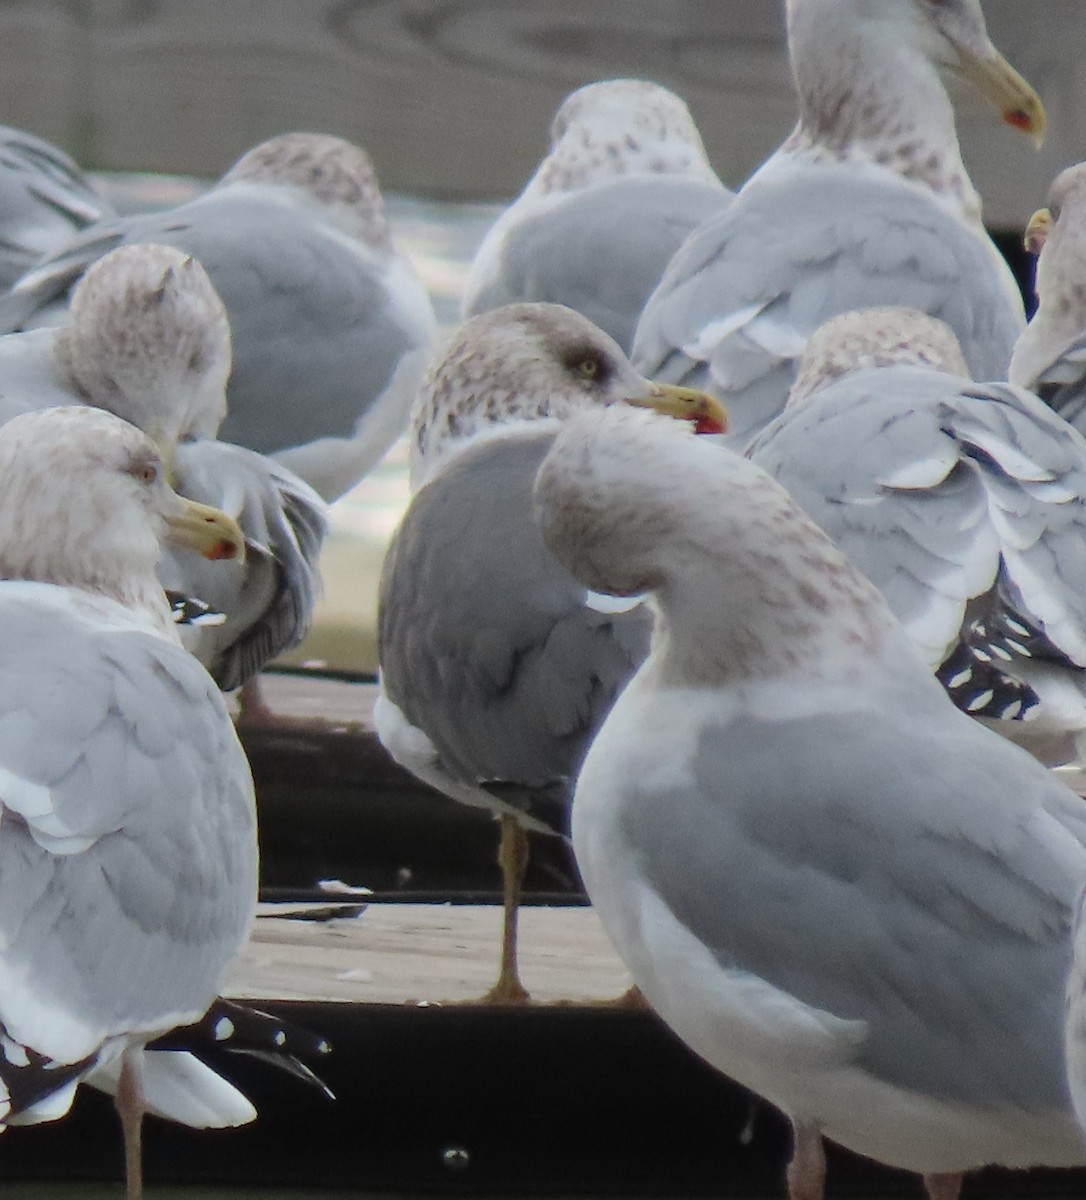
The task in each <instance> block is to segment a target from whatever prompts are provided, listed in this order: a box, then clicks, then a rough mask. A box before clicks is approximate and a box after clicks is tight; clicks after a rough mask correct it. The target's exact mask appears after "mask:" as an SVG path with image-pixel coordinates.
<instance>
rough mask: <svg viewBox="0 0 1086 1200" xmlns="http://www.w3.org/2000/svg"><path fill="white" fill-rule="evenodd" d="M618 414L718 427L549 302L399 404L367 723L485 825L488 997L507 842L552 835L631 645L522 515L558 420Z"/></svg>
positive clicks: (498, 995)
mask: <svg viewBox="0 0 1086 1200" xmlns="http://www.w3.org/2000/svg"><path fill="white" fill-rule="evenodd" d="M623 402H625V403H626V404H642V405H650V406H653V407H655V408H658V409H660V410H661V411H667V412H670V413H672V414H673V415H676V416H682V417H686V418H689V419H690V420H692V421H693V422H694V423H695V424H696V425H698V426H699V427H701V428H703V429H706V430H711V431H714V432H719V431H720V430H721V428H722V410H721V409H720V406H719V405H718V404H717V403H716V402H715V401H713V400H712V399H711V398H710V397H708V396H704V395H702V394H700V393H695V392H690V391H686V390H681V389H674V388H668V387H663V386H658V385H655V384H653V383H651V382H650V381H649V380H647V379H645V378H644V377H643V376H641V375H638V374H637V372H636V371H634V370H633V369H632V368H631V366H630V365H629V362H628V360H627V359H626V356H625V355H624V354H623V353H622V351H621V350H620V349H619V347H618V345H617V344H616V343H615V342H614V341H613V340H612V339H611V338H609V337H608V336H607V335H606V334H605V333H603V332H602V331H601V330H599V329H597V328H596V327H595V326H594V325H592V323H591V322H590V321H588V319H587V318H585V317H583V316H581V315H580V314H578V313H575V312H573V311H572V310H570V309H568V308H562V307H559V306H556V305H549V304H516V305H510V306H508V307H506V308H502V309H496V310H494V311H493V312H490V313H485V314H483V315H482V316H479V317H475V318H473V319H472V320H470V321H468V322H466V323H465V324H464V325H463V326H461V327H460V329H459V330H458V331H457V332H456V333H455V334H454V335H453V336H452V338H451V339H450V341H449V344H448V346H447V347H446V349H445V351H444V353H443V354H442V355H441V356H440V357H439V358H438V360H437V361H436V362H435V364H434V366H433V367H432V369H431V370H430V372H429V374H428V376H427V379H426V382H425V384H424V386H423V389H422V391H421V393H420V395H419V399H418V402H417V404H416V407H415V413H414V418H413V424H412V445H411V448H412V451H413V455H414V459H415V462H414V469H415V470H414V474H415V479H416V490H415V492H414V495H413V497H412V500H411V504H410V506H409V508H408V510H407V512H406V514H405V516H404V518H403V521H402V523H401V524H400V527H399V529H398V531H397V533H396V534H395V536H394V538H393V541H392V544H391V545H390V547H389V551H388V555H387V557H386V559H385V563H384V568H383V571H382V575H381V585H380V594H379V609H378V659H379V662H380V667H381V692H380V696H379V698H378V700H377V704H376V707H375V711H374V716H375V723H376V727H377V733H378V736H379V737H380V739H381V741H382V742H383V744H384V745H385V747H386V748H387V749H388V751H389V753H390V754H391V755H392V757H393V758H394V759H396V761H397V762H399V763H400V764H401V765H403V766H404V767H406V768H407V769H408V770H409V771H411V772H412V773H413V774H415V775H416V776H418V777H419V778H420V779H422V780H424V781H425V782H426V783H429V784H431V785H432V786H433V787H436V788H437V789H438V790H439V791H442V792H444V793H445V794H446V795H448V796H450V797H452V798H453V799H455V800H459V801H461V802H463V803H466V804H470V805H473V806H477V807H482V808H485V809H488V810H489V811H491V812H493V813H495V814H497V815H499V816H500V817H501V820H502V848H501V852H500V855H499V862H500V863H501V866H502V870H503V877H504V885H505V931H504V937H503V952H502V968H501V974H500V977H499V981H498V984H497V985H496V987H495V988H494V990H493V991H492V993H491V996H492V998H494V999H496V1000H518V999H523V998H524V997H525V996H526V993H525V992H524V989H523V988H522V987H521V984H520V982H519V978H518V976H517V971H516V912H517V903H518V897H519V891H520V881H521V878H522V877H523V872H524V868H525V866H526V863H527V853H528V847H527V839H526V836H525V832H524V831H525V830H537V831H545V832H551V833H556V834H559V835H566V834H568V828H567V818H568V809H569V802H570V797H571V792H572V785H573V780H574V778H575V776H576V772H577V769H578V767H579V765H580V761H581V757H582V756H583V754H584V751H585V749H586V747H587V744H588V740H589V738H590V737H591V735H592V733H593V732H594V731H595V729H596V728H597V727H598V726H599V723H600V721H601V720H602V719H603V716H604V714H605V713H606V711H607V709H608V707H609V706H610V704H611V702H612V701H613V700H614V697H615V695H616V694H617V693H618V691H619V689H620V688H621V687H622V685H623V684H624V683H625V681H626V679H627V678H628V677H629V675H630V673H631V672H632V671H633V669H634V667H635V666H636V665H637V663H638V662H639V661H640V659H641V658H642V656H643V655H644V653H645V651H646V649H647V646H648V633H649V626H650V624H651V618H650V616H649V614H648V611H647V610H646V608H645V607H644V606H643V605H639V604H636V603H634V604H622V605H618V606H617V607H616V606H615V605H614V604H613V603H611V602H610V600H609V599H608V598H607V597H597V596H593V595H592V594H591V593H590V592H589V591H588V590H587V589H586V588H584V587H583V586H582V585H581V584H580V583H578V582H577V580H575V579H574V578H573V577H572V576H571V575H570V574H569V572H568V571H567V570H566V569H565V568H564V567H563V566H562V565H561V563H559V562H558V561H557V560H556V559H555V558H554V556H553V555H552V554H551V553H550V552H549V551H548V550H547V548H546V547H545V546H544V545H543V542H542V540H541V539H540V536H539V532H538V530H537V528H536V525H535V522H534V520H533V518H532V511H531V487H532V479H533V478H534V476H535V472H536V468H537V467H538V466H539V463H540V462H541V461H542V458H543V456H544V455H545V454H546V452H547V450H548V448H549V447H550V445H551V443H552V441H553V440H554V436H555V433H556V431H557V430H558V429H559V428H560V427H561V424H562V422H563V421H564V420H566V419H567V418H568V417H569V416H570V415H571V414H572V413H574V412H577V411H579V410H581V409H584V408H591V407H598V406H600V405H609V404H616V403H623Z"/></svg>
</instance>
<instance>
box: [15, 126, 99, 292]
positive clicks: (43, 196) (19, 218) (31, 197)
mask: <svg viewBox="0 0 1086 1200" xmlns="http://www.w3.org/2000/svg"><path fill="white" fill-rule="evenodd" d="M112 215H113V214H112V210H111V208H110V206H109V203H108V202H107V201H106V199H105V198H104V197H103V196H102V195H100V194H99V192H98V190H97V189H96V188H95V187H94V185H93V184H92V183H91V181H90V180H89V179H88V178H87V177H86V175H84V174H83V172H82V171H81V170H80V169H79V167H78V166H77V165H76V163H75V162H73V161H72V159H71V158H69V157H68V155H67V154H65V153H64V151H63V150H61V149H59V148H58V147H56V146H54V145H52V144H51V143H50V142H47V141H44V140H43V139H42V138H39V137H35V136H34V135H33V134H31V133H26V132H24V131H23V130H21V129H13V128H12V127H11V126H10V125H0V289H3V290H5V291H6V290H7V289H8V288H9V287H11V285H12V284H13V283H14V282H15V281H16V280H17V279H18V278H19V276H20V275H22V274H23V273H24V272H25V271H27V270H28V269H29V268H30V267H31V266H33V265H34V263H36V262H37V261H38V259H39V258H42V257H43V256H44V255H46V254H51V253H52V252H53V251H54V250H56V249H57V248H58V247H60V246H62V245H64V244H65V243H66V242H67V241H68V240H69V239H70V238H71V237H72V236H73V234H76V233H78V232H79V231H80V230H81V229H84V228H85V227H86V226H87V225H90V224H91V223H92V222H94V221H100V220H101V219H102V218H103V217H107V216H112Z"/></svg>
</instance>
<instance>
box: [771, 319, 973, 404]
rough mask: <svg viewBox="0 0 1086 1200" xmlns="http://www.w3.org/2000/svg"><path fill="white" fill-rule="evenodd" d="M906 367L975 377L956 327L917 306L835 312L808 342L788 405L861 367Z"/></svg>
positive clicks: (868, 368)
mask: <svg viewBox="0 0 1086 1200" xmlns="http://www.w3.org/2000/svg"><path fill="white" fill-rule="evenodd" d="M901 366H909V367H930V368H931V369H932V370H934V371H943V372H945V373H946V374H948V375H959V376H961V377H963V378H965V379H968V378H969V377H970V376H969V368H968V366H967V365H966V362H965V358H964V356H963V355H962V348H961V345H960V344H959V342H958V339H957V337H956V336H955V334H954V331H953V330H952V329H951V328H950V326H949V325H947V324H946V323H945V322H944V321H940V320H938V319H937V318H936V317H930V316H928V314H927V313H924V312H921V311H920V310H919V309H917V308H892V307H888V308H861V309H856V310H855V311H853V312H847V313H842V314H841V315H840V316H836V317H831V318H830V320H828V321H827V322H826V323H825V324H824V325H821V326H819V328H818V329H816V330H815V332H814V333H813V334H812V335H811V336H810V338H809V339H808V341H807V347H806V349H805V350H804V352H803V357H802V358H801V359H800V364H799V373H798V374H797V376H796V381H795V383H794V384H793V385H792V390H791V392H790V393H789V396H788V409H789V410H790V411H794V410H795V409H797V408H799V407H800V406H801V405H802V404H803V403H804V402H805V401H807V400H808V399H810V397H811V396H813V395H814V394H815V393H817V392H819V391H821V390H822V389H823V388H825V387H829V385H830V384H831V383H834V382H836V380H838V379H841V378H843V377H844V376H846V375H851V374H853V373H855V372H856V371H867V370H870V369H871V368H875V367H901Z"/></svg>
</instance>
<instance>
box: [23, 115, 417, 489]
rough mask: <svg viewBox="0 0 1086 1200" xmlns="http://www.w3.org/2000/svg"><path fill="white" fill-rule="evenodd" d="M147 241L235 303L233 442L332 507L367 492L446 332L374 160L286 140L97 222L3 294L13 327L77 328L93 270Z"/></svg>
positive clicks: (308, 138) (313, 141)
mask: <svg viewBox="0 0 1086 1200" xmlns="http://www.w3.org/2000/svg"><path fill="white" fill-rule="evenodd" d="M135 242H152V243H156V244H160V245H169V246H174V247H176V248H177V249H179V250H181V251H183V252H184V253H185V254H187V255H191V256H193V257H194V258H196V259H197V260H198V261H199V262H200V263H201V264H202V266H203V267H204V269H205V270H206V271H207V273H208V276H209V277H210V279H211V282H212V284H213V286H214V288H215V290H216V291H217V292H218V294H219V295H220V296H221V297H222V300H223V303H224V304H225V306H226V311H227V314H228V316H229V321H230V327H231V331H232V334H233V347H234V369H233V373H232V375H231V377H230V386H229V413H228V415H227V417H226V418H225V420H224V422H223V425H222V428H221V430H220V436H221V438H222V440H223V441H227V442H232V443H235V444H237V445H240V446H246V447H248V448H249V449H250V450H255V451H257V452H258V453H260V454H264V455H272V456H274V457H275V458H276V459H277V460H278V461H279V462H280V463H281V464H282V465H284V466H286V467H287V468H288V469H289V470H291V471H293V472H294V474H296V475H297V476H299V477H300V478H301V479H303V480H305V482H306V483H308V484H309V485H310V486H311V487H312V488H314V489H315V490H316V491H317V492H318V493H319V494H320V495H321V496H322V497H323V498H324V499H325V500H326V501H328V502H331V501H332V500H334V499H336V498H337V497H338V496H341V495H342V494H343V493H344V492H346V491H347V490H349V489H350V488H351V487H353V486H354V484H355V483H357V482H358V481H359V480H360V479H361V478H362V477H363V476H364V475H365V474H366V473H367V471H369V469H370V468H371V467H372V466H373V465H374V464H375V463H376V462H377V461H378V460H379V459H380V458H381V457H382V455H383V454H384V453H385V451H386V450H387V449H388V448H389V446H391V444H392V443H393V441H395V439H396V438H397V437H398V436H399V434H400V433H401V432H402V431H403V429H404V427H405V426H406V424H407V420H408V415H409V412H410V406H411V401H412V399H413V398H414V393H415V391H416V390H417V385H418V381H419V378H420V377H421V374H422V369H423V366H424V363H425V359H426V356H427V354H428V353H429V349H430V344H431V342H432V341H433V339H434V337H435V336H436V333H437V322H436V319H435V317H434V313H433V308H432V307H431V304H430V298H429V296H428V294H427V293H426V291H425V289H424V288H423V286H422V284H421V283H420V282H419V280H418V278H417V276H416V274H415V271H414V268H413V267H412V266H411V263H410V261H409V260H408V259H407V258H406V256H405V255H403V254H402V253H401V252H399V251H398V250H397V249H396V247H395V245H394V243H393V240H392V233H391V230H390V227H389V223H388V219H387V217H386V215H385V208H384V200H383V198H382V196H381V192H380V189H379V187H378V184H377V177H376V175H375V173H374V170H373V164H372V163H371V162H370V160H369V157H368V156H367V155H366V154H365V153H364V151H362V150H361V149H359V148H358V147H357V146H354V145H352V144H351V143H350V142H346V141H344V140H343V139H342V138H336V137H329V136H326V135H323V134H311V133H288V134H281V135H280V136H278V137H274V138H271V139H270V140H269V141H267V142H262V143H261V144H260V145H259V146H256V147H254V148H253V149H252V150H249V151H248V152H247V153H246V154H244V155H243V156H242V157H241V159H239V160H238V162H237V163H236V164H235V165H234V166H233V167H232V168H231V169H230V170H229V171H228V172H227V173H226V174H225V175H224V176H223V177H222V179H221V180H220V181H219V182H218V183H217V184H216V185H215V186H214V187H213V188H211V190H210V191H208V192H206V193H204V194H203V195H201V196H198V197H197V198H195V199H193V200H189V201H186V202H185V203H184V204H181V205H179V206H177V207H176V208H173V209H169V210H167V211H162V212H155V213H142V214H136V215H132V216H126V217H121V218H116V219H112V220H106V221H102V222H99V223H97V224H95V225H92V226H91V227H90V228H89V229H87V230H86V231H84V232H83V233H82V234H80V235H78V236H77V237H75V238H73V239H72V240H71V241H70V242H69V243H68V244H67V245H66V246H64V247H62V248H61V249H60V250H58V251H57V252H56V253H54V254H53V255H51V256H50V258H48V259H47V260H46V261H45V262H44V263H40V264H38V265H37V266H36V267H35V268H34V269H33V270H31V271H30V272H28V273H27V274H26V275H24V276H23V278H22V279H20V280H19V281H18V282H17V283H16V285H15V287H14V288H13V290H12V291H11V292H10V293H9V294H8V295H7V296H5V297H3V298H2V300H0V329H3V330H4V331H8V332H13V331H16V330H20V329H27V328H29V327H31V326H32V325H37V324H55V323H57V322H58V321H63V320H65V305H66V303H67V299H68V295H69V292H70V290H71V288H72V286H73V285H74V284H75V282H76V280H78V279H79V277H80V276H81V275H82V274H83V272H84V271H86V269H87V268H88V267H89V266H90V264H91V263H93V262H94V261H95V260H96V259H98V258H100V257H101V256H102V255H103V254H105V253H107V252H108V251H110V250H113V249H115V248H116V247H118V246H121V245H126V244H131V243H135Z"/></svg>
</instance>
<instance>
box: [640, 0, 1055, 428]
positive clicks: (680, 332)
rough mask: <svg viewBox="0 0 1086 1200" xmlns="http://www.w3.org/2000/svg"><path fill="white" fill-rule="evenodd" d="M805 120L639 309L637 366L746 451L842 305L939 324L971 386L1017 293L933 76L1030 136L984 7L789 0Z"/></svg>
mask: <svg viewBox="0 0 1086 1200" xmlns="http://www.w3.org/2000/svg"><path fill="white" fill-rule="evenodd" d="M786 11H787V18H788V44H789V52H790V55H791V60H792V72H793V76H794V79H795V85H796V92H797V95H798V99H799V123H798V124H797V126H796V128H795V130H794V131H793V133H792V134H791V136H790V137H789V138H788V139H787V141H786V142H785V143H784V144H783V145H782V146H781V148H780V149H779V150H778V151H777V152H776V153H775V154H774V155H773V156H772V157H771V158H770V159H769V160H768V161H767V162H766V163H765V164H764V165H763V166H762V167H761V169H760V170H758V171H757V172H756V173H755V174H754V175H753V176H752V177H751V179H749V180H748V181H747V183H746V184H744V185H743V187H742V188H741V189H740V191H739V193H738V195H737V197H736V200H735V202H734V203H733V204H732V205H731V206H730V207H729V208H728V209H727V210H726V211H725V212H724V213H722V214H721V215H720V216H717V217H713V218H711V219H710V220H709V221H707V222H706V223H705V224H704V225H702V226H701V227H700V228H699V229H698V230H696V231H695V232H694V233H693V234H691V236H690V237H689V238H688V239H687V240H686V242H685V243H684V245H683V247H682V248H681V249H680V251H679V252H678V254H676V256H675V258H674V259H673V260H672V262H671V264H670V266H669V267H668V269H667V271H666V273H665V275H664V277H663V279H662V280H661V282H660V286H659V287H658V288H657V289H656V291H655V292H654V293H653V295H652V297H651V298H650V300H649V301H648V303H647V305H646V306H645V311H644V313H643V314H642V317H641V320H640V322H639V324H638V328H637V334H636V336H635V338H634V347H633V352H632V355H631V357H632V359H633V362H634V365H635V366H636V367H637V368H638V369H639V370H641V371H644V373H645V374H646V375H649V376H650V377H652V378H654V379H661V380H665V379H666V380H668V381H670V382H673V383H688V384H691V385H693V386H695V387H704V388H706V389H707V390H709V391H711V392H712V393H713V394H714V395H717V396H719V397H720V398H721V399H722V400H724V402H725V403H726V404H727V406H728V410H729V413H730V414H731V418H732V424H731V427H730V428H731V431H732V436H733V441H734V443H735V444H736V445H739V446H742V445H745V444H746V442H747V441H748V440H749V439H750V438H751V437H752V436H753V435H754V434H755V433H757V432H758V430H759V429H761V428H762V427H763V426H764V425H766V424H767V423H768V422H769V421H770V420H772V418H773V417H775V416H776V415H777V414H778V413H779V412H780V411H781V409H782V408H783V407H784V404H785V401H786V399H787V397H788V390H789V388H790V387H791V384H792V380H793V379H794V377H795V371H796V364H797V362H798V360H799V357H800V355H801V354H802V353H803V348H804V345H805V344H806V341H807V338H808V337H809V336H810V335H811V334H812V333H813V332H814V331H815V329H817V328H818V327H819V326H820V325H821V324H822V323H823V322H824V321H826V320H827V319H828V318H830V317H832V316H836V315H837V314H838V313H841V312H845V311H848V310H849V309H853V308H868V307H874V306H877V305H886V304H895V305H905V306H907V307H910V308H919V309H921V310H922V311H923V312H927V313H929V314H930V315H932V316H936V317H939V318H940V319H942V320H944V321H945V322H946V323H947V324H948V325H949V326H950V327H951V328H952V329H953V330H954V333H955V335H956V336H957V338H958V340H959V342H960V343H961V346H962V351H963V353H964V355H965V359H966V362H967V363H968V364H969V369H970V373H971V374H972V375H973V376H974V377H975V378H978V379H1002V378H1006V370H1007V364H1008V363H1009V361H1010V356H1011V350H1012V348H1013V346H1014V342H1015V339H1016V338H1017V337H1018V335H1019V333H1020V332H1021V330H1022V328H1023V326H1024V321H1025V318H1024V313H1023V309H1022V301H1021V296H1020V295H1019V292H1018V288H1017V286H1016V284H1015V282H1014V278H1013V276H1012V275H1011V273H1010V270H1009V269H1008V267H1007V265H1006V263H1005V262H1004V261H1003V258H1002V256H1001V255H1000V253H999V251H998V250H997V249H996V247H995V245H994V244H993V243H992V241H991V239H990V238H989V237H988V235H987V233H986V232H985V230H984V226H983V224H982V223H981V204H980V199H979V197H978V196H977V193H976V191H975V190H974V188H973V186H972V184H971V182H970V180H969V176H968V174H967V173H966V169H965V166H964V164H963V162H962V158H961V152H960V149H959V146H958V139H957V134H956V131H955V124H954V111H953V108H952V106H951V102H950V98H949V96H948V94H947V91H946V87H945V86H944V76H952V77H958V78H963V79H965V80H967V81H968V82H969V83H971V84H972V85H973V87H974V88H975V89H977V90H978V91H979V92H980V93H981V94H982V95H983V96H984V97H985V98H986V99H987V100H989V101H990V102H991V103H992V104H993V105H994V106H995V108H996V109H997V111H998V112H999V113H1000V114H1001V115H1002V117H1003V119H1004V120H1005V121H1007V122H1008V123H1010V124H1012V125H1013V126H1015V127H1016V128H1018V129H1021V130H1023V131H1025V132H1028V133H1030V134H1031V135H1032V136H1033V137H1034V138H1036V139H1040V138H1041V136H1042V135H1043V133H1044V128H1045V115H1044V109H1043V107H1042V105H1041V102H1040V100H1039V99H1038V97H1037V94H1036V93H1035V92H1034V91H1033V89H1032V88H1031V87H1030V86H1029V84H1028V83H1026V81H1025V80H1024V79H1023V78H1022V77H1021V76H1020V75H1019V74H1018V73H1017V72H1016V71H1015V70H1014V69H1013V68H1012V67H1011V66H1010V65H1009V64H1008V63H1007V61H1006V60H1005V59H1004V58H1003V57H1002V56H1001V55H1000V54H999V53H998V51H997V50H996V49H995V47H994V46H993V45H992V43H991V41H990V39H989V37H988V34H987V32H986V29H985V23H984V17H983V14H982V12H981V8H980V3H979V0H943V2H942V3H932V2H931V0H787V2H786Z"/></svg>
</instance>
